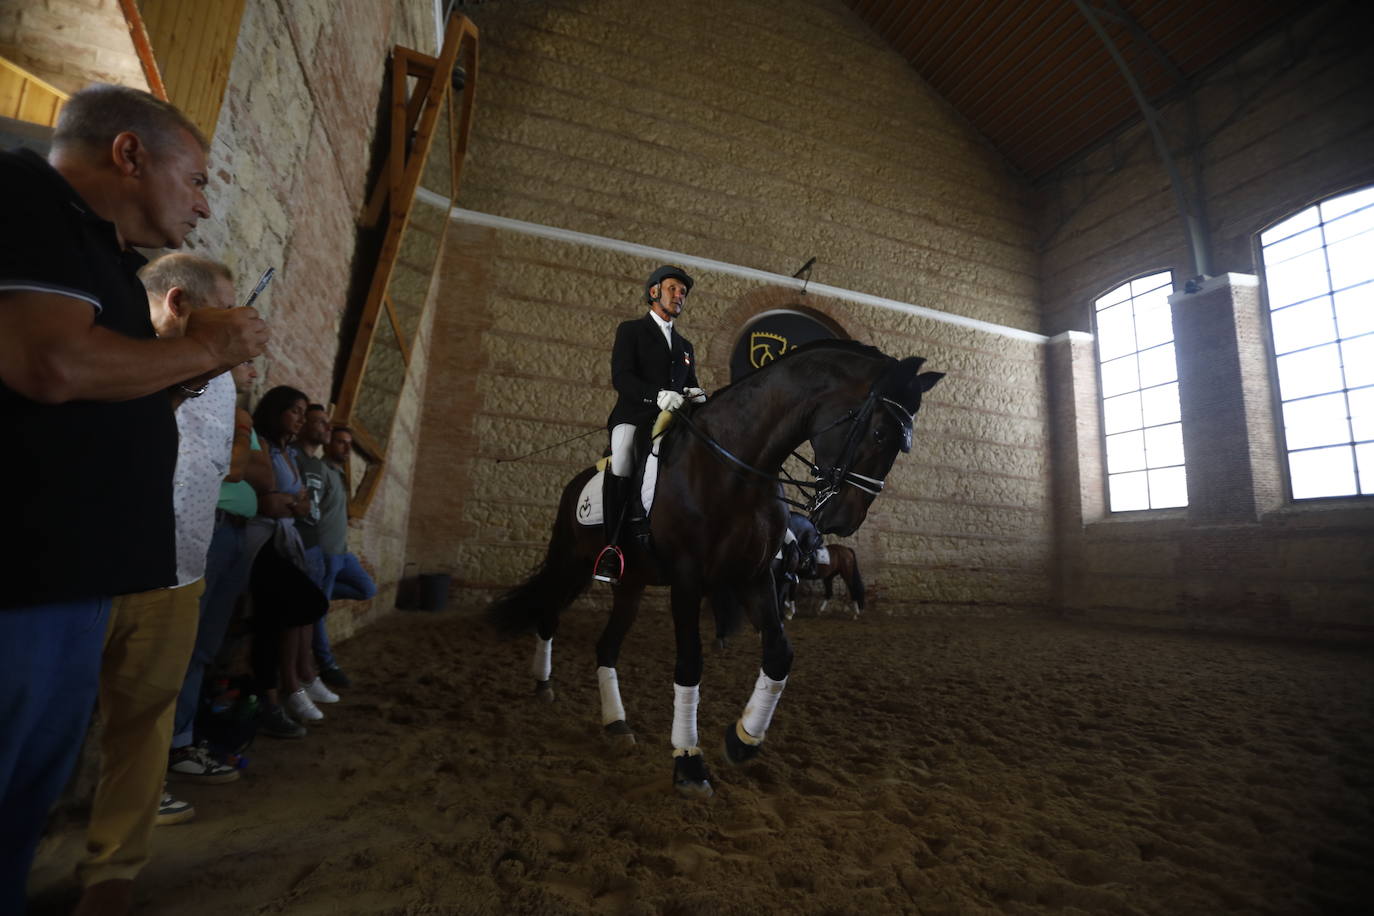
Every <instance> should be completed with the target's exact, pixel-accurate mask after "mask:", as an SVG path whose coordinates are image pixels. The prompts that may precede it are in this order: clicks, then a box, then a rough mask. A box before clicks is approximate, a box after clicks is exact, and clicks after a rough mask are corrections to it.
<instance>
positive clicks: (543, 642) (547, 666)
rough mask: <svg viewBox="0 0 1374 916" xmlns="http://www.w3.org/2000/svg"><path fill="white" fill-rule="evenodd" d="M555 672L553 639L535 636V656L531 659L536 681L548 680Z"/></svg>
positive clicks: (531, 668) (531, 669)
mask: <svg viewBox="0 0 1374 916" xmlns="http://www.w3.org/2000/svg"><path fill="white" fill-rule="evenodd" d="M552 673H553V640H552V639H540V638H539V634H538V633H536V634H535V636H534V658H532V659H531V660H530V674H532V675H534V679H535V680H536V681H547V680H548V679H549V675H550V674H552Z"/></svg>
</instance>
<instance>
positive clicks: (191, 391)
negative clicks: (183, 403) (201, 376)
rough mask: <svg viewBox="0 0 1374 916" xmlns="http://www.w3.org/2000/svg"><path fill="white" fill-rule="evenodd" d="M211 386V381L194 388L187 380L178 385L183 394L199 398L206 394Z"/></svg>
mask: <svg viewBox="0 0 1374 916" xmlns="http://www.w3.org/2000/svg"><path fill="white" fill-rule="evenodd" d="M209 387H210V383H209V382H206V383H205V384H204V385H201V386H200V387H199V388H192V387H191V386H190V385H187V384H186V383H185V382H182V383H181V384H180V385H177V390H178V391H180V392H181V393H182V394H184V395H186V396H187V397H188V398H198V397H200V396H201V395H202V394H204V393H205V392H206V390H207V389H209Z"/></svg>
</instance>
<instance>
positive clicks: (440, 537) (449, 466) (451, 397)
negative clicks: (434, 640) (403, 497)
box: [406, 222, 496, 586]
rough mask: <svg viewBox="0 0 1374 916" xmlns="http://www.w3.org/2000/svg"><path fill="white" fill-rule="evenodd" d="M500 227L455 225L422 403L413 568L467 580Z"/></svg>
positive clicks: (443, 260) (410, 552) (409, 554)
mask: <svg viewBox="0 0 1374 916" xmlns="http://www.w3.org/2000/svg"><path fill="white" fill-rule="evenodd" d="M495 257H496V233H495V231H494V230H491V229H485V228H482V227H479V226H473V225H470V224H466V223H458V222H455V223H453V224H452V225H450V226H449V229H448V235H447V238H446V240H445V244H444V250H443V252H442V253H441V257H440V261H439V266H438V269H439V280H438V284H439V288H440V289H442V290H443V291H444V293H443V294H442V295H441V296H440V297H439V300H438V302H437V303H436V304H435V308H436V311H435V315H434V334H433V338H432V342H431V344H430V354H429V379H428V384H427V385H426V388H425V401H424V404H423V405H422V407H421V414H420V415H421V430H422V438H421V439H420V448H419V451H418V454H417V455H416V461H415V484H414V489H413V490H412V493H413V494H414V495H413V497H412V502H411V512H410V532H409V538H408V539H407V541H406V565H407V566H410V565H411V564H414V569H413V570H412V572H419V573H431V572H447V573H451V574H453V575H454V576H455V582H454V584H455V585H457V586H461V585H462V582H463V576H464V575H465V574H466V573H467V570H464V569H462V568H461V564H460V562H459V548H460V545H461V544H462V542H463V539H464V538H465V537H466V536H468V534H469V533H470V529H471V523H470V522H468V521H467V519H466V517H465V514H464V509H465V507H466V503H467V499H468V497H469V495H470V494H471V490H472V480H471V478H472V466H473V462H475V461H476V460H477V457H476V454H477V436H476V433H475V431H474V423H475V422H476V420H475V417H476V414H477V411H478V408H479V407H480V406H481V392H480V390H479V385H478V381H479V378H480V376H481V373H482V370H483V369H484V368H485V366H486V360H485V357H484V356H483V354H482V334H483V332H485V331H486V330H487V329H488V328H490V327H491V324H492V315H491V304H490V300H491V295H492V290H491V264H492V263H493V262H494V261H495Z"/></svg>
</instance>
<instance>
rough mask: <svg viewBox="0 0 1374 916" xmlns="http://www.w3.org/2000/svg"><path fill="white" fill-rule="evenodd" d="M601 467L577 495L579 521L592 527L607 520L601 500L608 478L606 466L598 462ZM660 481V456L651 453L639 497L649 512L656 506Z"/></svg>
mask: <svg viewBox="0 0 1374 916" xmlns="http://www.w3.org/2000/svg"><path fill="white" fill-rule="evenodd" d="M597 467H598V468H600V470H598V471H597V472H596V473H595V474H593V475H592V479H591V480H589V481H587V482H586V484H585V485H583V487H582V492H581V494H579V495H578V497H577V523H578V524H579V525H586V526H587V527H589V528H590V527H592V526H594V525H600V524H602V523H603V522H604V521H605V513H604V508H603V505H602V501H601V488H602V481H604V480H605V479H606V470H605V466H604V465H603V464H602V463H601V462H597ZM657 483H658V456H657V455H650V456H649V460H648V461H646V462H645V463H644V485H643V486H642V487H640V489H639V497H640V499H642V500H643V501H644V512H645V513H646V514H647V513H649V512H650V511H652V510H653V507H654V489H655V485H656V484H657Z"/></svg>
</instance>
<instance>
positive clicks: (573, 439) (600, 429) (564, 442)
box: [496, 426, 604, 464]
mask: <svg viewBox="0 0 1374 916" xmlns="http://www.w3.org/2000/svg"><path fill="white" fill-rule="evenodd" d="M603 431H604V427H600V426H598V427H595V428H593V429H589V430H587V431H586V432H585V433H578V434H577V435H576V436H569V437H568V438H566V439H564V440H562V441H561V442H555V443H554V444H553V445H546V446H544V447H543V448H537V449H535V450H534V451H532V452H529V453H527V454H524V455H521V456H520V457H519V458H497V459H496V463H497V464H504V463H506V462H508V461H524V460H525V459H526V458H530V457H532V456H534V455H540V454H543V453H544V452H547V451H548V450H549V449H554V448H558V446H560V445H567V444H568V443H569V442H576V441H577V440H578V439H585V438H587V437H588V436H590V435H591V434H592V433H599V432H603Z"/></svg>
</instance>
